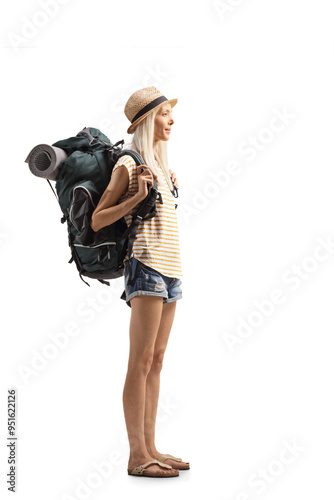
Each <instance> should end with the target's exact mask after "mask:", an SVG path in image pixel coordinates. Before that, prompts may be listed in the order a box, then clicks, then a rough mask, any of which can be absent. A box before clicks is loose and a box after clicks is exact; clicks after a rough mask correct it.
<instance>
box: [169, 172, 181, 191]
mask: <svg viewBox="0 0 334 500" xmlns="http://www.w3.org/2000/svg"><path fill="white" fill-rule="evenodd" d="M169 175H170V176H171V178H172V182H173V184H174V186H175V187H176V188H178V187H179V181H178V178H177V177H176V174H175V172H173V171H172V170H171V169H169Z"/></svg>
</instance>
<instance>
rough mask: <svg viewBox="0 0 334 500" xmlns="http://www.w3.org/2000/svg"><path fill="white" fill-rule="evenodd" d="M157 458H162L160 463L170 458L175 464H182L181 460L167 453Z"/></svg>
mask: <svg viewBox="0 0 334 500" xmlns="http://www.w3.org/2000/svg"><path fill="white" fill-rule="evenodd" d="M159 458H162V459H163V460H162V461H164V460H167V459H168V458H170V459H171V460H175V461H176V462H182V459H181V458H176V457H173V455H169V453H165V454H162V455H159Z"/></svg>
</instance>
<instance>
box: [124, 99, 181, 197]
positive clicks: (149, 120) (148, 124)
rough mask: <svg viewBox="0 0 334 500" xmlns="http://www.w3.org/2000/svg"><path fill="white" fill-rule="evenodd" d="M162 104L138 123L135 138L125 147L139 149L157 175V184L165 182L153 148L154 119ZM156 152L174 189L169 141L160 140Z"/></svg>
mask: <svg viewBox="0 0 334 500" xmlns="http://www.w3.org/2000/svg"><path fill="white" fill-rule="evenodd" d="M159 108H160V106H157V107H156V108H154V110H153V111H152V113H149V114H148V115H147V116H146V118H145V119H144V120H142V121H141V122H140V123H138V125H137V127H136V128H135V130H134V133H133V139H132V141H130V142H129V143H127V144H125V145H124V146H123V147H124V149H133V150H135V151H137V152H138V153H139V154H140V155H141V157H142V158H143V160H144V164H145V165H147V166H148V168H149V169H150V170H151V172H152V173H153V174H156V175H157V177H158V178H157V180H156V182H157V184H158V186H159V184H162V183H163V179H162V178H161V173H160V172H159V170H158V169H157V167H156V163H155V158H154V150H153V139H154V119H155V116H156V114H157V112H158V109H159ZM156 154H157V156H158V162H159V165H160V167H161V170H162V171H163V173H164V175H165V179H166V181H167V184H168V186H169V189H170V190H173V184H172V181H171V178H170V175H169V172H168V158H167V141H158V144H157V148H156Z"/></svg>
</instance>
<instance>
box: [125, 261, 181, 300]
mask: <svg viewBox="0 0 334 500" xmlns="http://www.w3.org/2000/svg"><path fill="white" fill-rule="evenodd" d="M124 284H125V290H124V292H123V293H122V295H121V299H123V300H125V301H126V303H127V305H128V306H129V307H131V304H130V300H131V299H132V298H133V297H135V296H136V295H155V296H157V297H163V303H167V302H174V301H175V300H179V299H181V298H182V290H181V284H182V281H181V280H180V279H179V278H171V277H170V276H165V275H164V274H161V273H159V272H158V271H156V270H155V269H153V268H152V267H149V266H147V265H146V264H143V263H142V262H140V261H139V260H138V259H136V258H135V257H131V259H130V261H129V260H126V261H125V263H124Z"/></svg>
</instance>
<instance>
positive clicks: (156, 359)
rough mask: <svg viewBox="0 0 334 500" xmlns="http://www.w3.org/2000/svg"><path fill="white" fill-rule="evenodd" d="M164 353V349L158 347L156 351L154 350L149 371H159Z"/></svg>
mask: <svg viewBox="0 0 334 500" xmlns="http://www.w3.org/2000/svg"><path fill="white" fill-rule="evenodd" d="M164 354H165V349H159V350H158V351H155V352H154V354H153V360H152V365H151V371H153V372H157V373H159V372H161V369H162V366H163V360H164Z"/></svg>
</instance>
